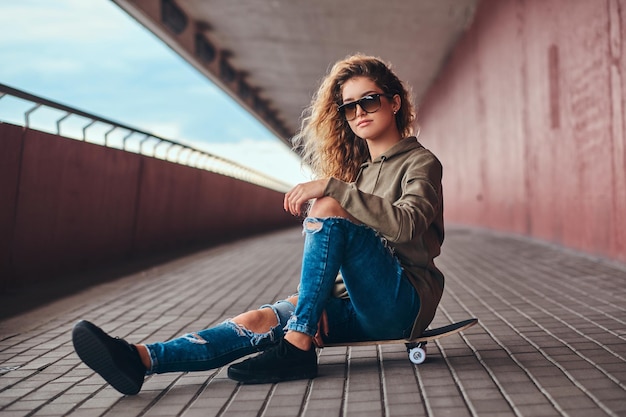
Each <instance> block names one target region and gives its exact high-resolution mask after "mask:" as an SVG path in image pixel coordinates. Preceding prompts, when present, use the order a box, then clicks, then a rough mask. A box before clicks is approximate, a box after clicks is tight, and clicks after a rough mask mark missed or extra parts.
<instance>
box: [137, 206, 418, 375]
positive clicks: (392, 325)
mask: <svg viewBox="0 0 626 417" xmlns="http://www.w3.org/2000/svg"><path fill="white" fill-rule="evenodd" d="M304 235H305V244H304V253H303V259H302V273H301V277H300V286H299V292H298V305H297V306H295V307H294V306H293V305H292V304H291V303H289V302H288V301H285V300H282V301H278V302H276V303H275V304H273V305H264V306H262V307H261V308H271V309H272V310H273V311H274V313H275V314H276V318H277V321H278V324H277V325H276V326H275V327H272V328H271V329H269V331H268V332H266V333H254V332H251V331H250V330H248V329H246V328H244V327H243V326H241V325H238V324H236V323H234V322H233V321H232V320H226V321H224V322H222V323H220V324H218V325H217V326H215V327H212V328H209V329H206V330H201V331H198V332H194V333H189V334H186V335H183V336H182V337H179V338H176V339H173V340H170V341H168V342H163V343H152V344H148V345H146V347H147V348H148V351H149V352H150V357H151V360H152V367H151V369H150V370H149V371H148V373H164V372H186V371H203V370H209V369H214V368H218V367H221V366H224V365H226V364H228V363H230V362H232V361H234V360H236V359H239V358H241V357H243V356H246V355H249V354H251V353H255V352H260V351H263V350H265V349H267V348H268V347H271V346H273V345H275V344H276V343H277V342H278V341H279V340H280V339H281V338H282V337H283V335H284V332H285V331H286V330H295V331H299V332H302V333H306V334H308V335H310V336H313V335H315V333H316V332H317V326H318V322H319V319H320V317H321V315H322V312H323V311H324V310H325V311H326V313H327V317H328V327H329V331H328V335H326V336H325V337H324V339H325V340H326V342H329V343H330V342H348V341H357V340H377V339H378V340H380V339H399V338H404V337H408V336H409V334H410V332H411V330H412V327H413V322H414V320H415V318H416V316H417V313H418V311H419V307H420V300H419V296H418V294H417V292H416V291H415V289H414V288H413V286H412V285H411V284H410V282H409V281H408V279H407V278H406V276H405V275H404V272H403V270H402V267H401V265H400V262H399V261H398V259H397V258H396V257H395V256H394V255H393V254H392V253H391V250H390V249H389V248H388V247H387V245H386V244H385V243H384V242H383V241H382V240H381V238H380V237H379V236H378V234H377V233H376V232H375V231H374V230H373V229H371V228H369V227H367V226H363V225H356V224H354V223H352V222H350V221H349V220H346V219H343V218H334V217H332V218H323V219H318V218H307V219H305V221H304ZM339 273H341V275H342V277H343V282H344V284H345V287H346V289H347V292H348V294H349V298H336V297H334V296H333V288H334V286H335V279H336V277H337V275H338V274H339Z"/></svg>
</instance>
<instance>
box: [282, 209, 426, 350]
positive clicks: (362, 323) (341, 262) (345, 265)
mask: <svg viewBox="0 0 626 417" xmlns="http://www.w3.org/2000/svg"><path fill="white" fill-rule="evenodd" d="M318 203H322V204H321V205H320V204H318ZM342 211H343V209H342V208H341V207H340V206H339V204H338V203H337V202H336V201H335V200H334V199H331V198H325V199H323V200H318V202H316V204H315V205H314V206H313V209H312V210H311V213H310V214H311V216H314V217H309V218H307V219H306V220H305V223H304V232H305V236H306V240H305V250H304V256H303V263H302V276H301V280H300V291H299V300H298V304H297V306H296V310H295V313H294V315H293V316H292V318H291V319H290V321H289V322H288V324H287V328H288V329H289V333H288V334H287V336H286V337H287V339H288V340H289V338H290V336H291V334H292V332H291V331H296V332H300V333H303V334H306V335H308V336H312V335H314V334H315V332H316V331H317V323H318V320H319V317H320V316H321V313H322V311H323V309H324V308H325V304H326V302H327V300H328V299H329V297H330V294H331V291H332V288H333V286H334V284H335V277H336V276H337V273H338V272H339V271H341V274H342V276H343V281H344V284H345V285H346V289H347V290H348V294H349V295H350V302H351V304H352V306H351V308H353V311H354V314H355V316H356V317H355V319H356V321H354V322H353V324H355V327H354V332H355V334H353V335H350V334H344V335H343V336H344V337H354V338H361V337H367V338H370V339H392V338H402V337H404V336H405V333H406V332H407V331H410V330H411V328H412V325H413V321H414V319H415V317H416V316H417V313H418V311H419V297H418V295H417V292H416V291H415V289H414V288H413V286H412V285H411V284H410V282H409V281H408V279H406V277H405V276H404V274H403V271H402V267H401V265H400V263H399V261H398V260H397V259H396V258H395V256H393V254H392V253H391V250H390V249H389V248H388V247H387V245H386V244H385V243H384V242H383V241H382V239H381V238H380V237H379V236H378V235H377V233H376V232H375V231H374V230H373V229H371V228H369V227H367V226H364V225H358V224H356V221H355V220H354V219H349V217H348V216H341V213H342ZM346 214H347V213H346ZM332 319H333V317H329V321H331V320H332ZM344 330H345V331H346V332H348V333H349V330H350V328H347V329H344Z"/></svg>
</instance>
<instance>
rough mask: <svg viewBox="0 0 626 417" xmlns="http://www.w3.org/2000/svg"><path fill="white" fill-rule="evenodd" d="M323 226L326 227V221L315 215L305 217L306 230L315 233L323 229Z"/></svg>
mask: <svg viewBox="0 0 626 417" xmlns="http://www.w3.org/2000/svg"><path fill="white" fill-rule="evenodd" d="M322 227H324V223H323V222H322V221H321V220H320V219H317V218H315V217H307V218H306V219H304V231H305V232H310V233H315V232H318V231H320V230H322Z"/></svg>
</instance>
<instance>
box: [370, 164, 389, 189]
mask: <svg viewBox="0 0 626 417" xmlns="http://www.w3.org/2000/svg"><path fill="white" fill-rule="evenodd" d="M386 160H387V157H386V156H385V155H383V156H381V157H380V165H379V166H378V173H377V174H376V181H374V188H373V189H372V194H374V192H375V191H376V186H377V185H378V179H379V178H380V174H381V172H382V171H383V164H384V163H385V161H386Z"/></svg>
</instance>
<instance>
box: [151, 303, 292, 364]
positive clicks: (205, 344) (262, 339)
mask: <svg viewBox="0 0 626 417" xmlns="http://www.w3.org/2000/svg"><path fill="white" fill-rule="evenodd" d="M293 311H294V305H293V304H292V303H290V302H289V301H287V300H282V301H278V302H276V303H274V304H273V305H269V304H268V305H265V306H262V307H261V308H260V309H258V310H252V311H248V312H246V313H243V314H241V315H239V316H237V317H235V318H233V319H229V320H226V321H224V322H222V323H220V324H218V325H217V326H214V327H211V328H209V329H206V330H201V331H198V332H192V333H187V334H185V335H183V336H181V337H179V338H176V339H173V340H170V341H167V342H158V343H151V344H147V345H145V348H146V349H147V351H148V352H149V354H150V362H151V366H150V368H149V369H148V373H165V372H178V371H181V372H186V371H205V370H209V369H215V368H219V367H220V366H224V365H226V364H228V363H230V362H232V361H234V360H236V359H239V358H241V357H243V356H246V355H249V354H251V353H255V352H260V351H262V350H265V349H267V348H268V347H270V346H273V345H275V344H276V343H277V342H278V341H279V340H280V339H281V338H282V337H283V329H284V327H285V325H286V323H287V321H288V320H289V317H290V316H291V314H293Z"/></svg>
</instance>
